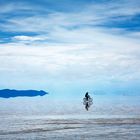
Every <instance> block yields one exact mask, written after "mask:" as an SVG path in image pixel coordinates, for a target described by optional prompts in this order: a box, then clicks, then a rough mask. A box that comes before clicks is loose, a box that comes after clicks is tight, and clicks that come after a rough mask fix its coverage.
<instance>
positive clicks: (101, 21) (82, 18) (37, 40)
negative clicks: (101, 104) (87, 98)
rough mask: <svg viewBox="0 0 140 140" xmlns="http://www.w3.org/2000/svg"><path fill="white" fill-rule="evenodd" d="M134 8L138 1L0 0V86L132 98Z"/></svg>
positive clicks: (137, 38) (137, 26)
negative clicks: (87, 92)
mask: <svg viewBox="0 0 140 140" xmlns="http://www.w3.org/2000/svg"><path fill="white" fill-rule="evenodd" d="M139 7H140V1H139V0H117V1H116V0H76V1H75V0H30V1H29V0H19V1H17V0H12V1H11V0H1V1H0V9H1V10H0V88H1V89H5V88H8V89H36V90H45V91H47V92H49V93H50V95H52V96H54V97H56V98H58V97H64V98H69V97H74V98H77V97H82V96H83V95H84V93H85V92H86V91H89V92H90V93H91V94H92V95H105V96H106V97H108V96H112V95H124V96H126V95H129V96H130V95H131V96H136V98H137V96H138V95H139V91H140V87H139V85H140V8H139Z"/></svg>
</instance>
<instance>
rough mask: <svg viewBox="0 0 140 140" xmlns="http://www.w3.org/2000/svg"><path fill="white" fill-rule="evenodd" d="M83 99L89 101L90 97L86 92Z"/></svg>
mask: <svg viewBox="0 0 140 140" xmlns="http://www.w3.org/2000/svg"><path fill="white" fill-rule="evenodd" d="M85 98H86V100H87V101H88V100H89V99H90V96H89V95H88V92H86V94H85Z"/></svg>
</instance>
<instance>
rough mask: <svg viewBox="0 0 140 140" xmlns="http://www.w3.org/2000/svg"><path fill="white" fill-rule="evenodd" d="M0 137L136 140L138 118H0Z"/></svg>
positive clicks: (139, 135)
mask: <svg viewBox="0 0 140 140" xmlns="http://www.w3.org/2000/svg"><path fill="white" fill-rule="evenodd" d="M0 121H1V123H0V139H2V140H13V139H14V140H16V139H23V140H24V139H25V140H33V139H37V140H42V139H44V140H46V139H47V140H52V139H53V140H54V139H55V140H63V139H64V140H83V139H84V140H93V139H95V140H116V139H117V140H125V139H127V140H139V138H140V133H139V132H140V118H134V117H129V118H126V117H125V116H124V117H121V118H117V117H113V116H112V117H109V118H104V116H101V117H99V116H97V117H94V118H91V117H87V116H82V115H81V117H80V116H65V115H62V116H61V115H59V116H56V115H54V116H12V115H9V116H7V117H5V116H1V117H0Z"/></svg>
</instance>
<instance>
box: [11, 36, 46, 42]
mask: <svg viewBox="0 0 140 140" xmlns="http://www.w3.org/2000/svg"><path fill="white" fill-rule="evenodd" d="M46 39H47V37H44V36H25V35H20V36H14V37H13V40H14V41H28V42H32V41H42V40H46Z"/></svg>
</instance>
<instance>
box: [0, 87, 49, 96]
mask: <svg viewBox="0 0 140 140" xmlns="http://www.w3.org/2000/svg"><path fill="white" fill-rule="evenodd" d="M45 94H48V93H47V92H45V91H43V90H40V91H37V90H10V89H2V90H0V97H2V98H10V97H21V96H28V97H33V96H38V95H39V96H44V95H45Z"/></svg>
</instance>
